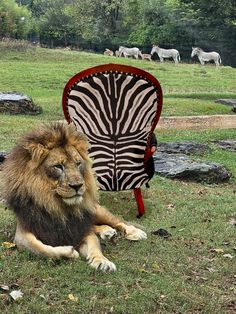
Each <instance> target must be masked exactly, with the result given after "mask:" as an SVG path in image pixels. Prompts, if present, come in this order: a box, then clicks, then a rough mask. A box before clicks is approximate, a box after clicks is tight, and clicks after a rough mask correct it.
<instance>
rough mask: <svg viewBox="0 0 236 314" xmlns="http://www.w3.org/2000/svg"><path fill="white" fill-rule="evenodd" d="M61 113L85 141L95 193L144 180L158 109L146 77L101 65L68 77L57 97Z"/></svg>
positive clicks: (154, 85) (154, 84) (155, 87)
mask: <svg viewBox="0 0 236 314" xmlns="http://www.w3.org/2000/svg"><path fill="white" fill-rule="evenodd" d="M62 102H63V111H64V115H65V118H66V120H67V121H68V123H71V122H72V123H74V124H75V126H76V128H77V129H78V130H79V131H82V132H83V133H85V134H86V135H87V137H88V139H89V142H90V145H91V147H90V157H91V158H92V159H93V164H94V165H93V167H94V170H95V173H96V174H97V180H98V185H99V188H100V189H101V190H110V191H120V190H126V189H135V188H139V187H140V186H141V185H142V184H143V183H146V182H147V181H148V180H149V176H148V173H147V171H146V167H145V165H146V161H147V160H148V158H150V156H151V153H150V140H151V136H152V133H153V131H154V129H155V126H156V124H157V122H158V120H159V117H160V114H161V109H162V90H161V86H160V84H159V82H158V81H157V79H156V78H155V77H153V76H152V75H151V74H150V73H148V72H146V71H143V70H141V69H138V68H135V67H131V66H126V65H120V64H105V65H100V66H96V67H93V68H89V69H87V70H84V71H82V72H80V73H78V74H76V75H75V76H73V77H72V78H71V79H70V80H69V81H68V83H67V84H66V86H65V89H64V93H63V100H62Z"/></svg>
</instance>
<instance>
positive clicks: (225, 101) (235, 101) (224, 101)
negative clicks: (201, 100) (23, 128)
mask: <svg viewBox="0 0 236 314" xmlns="http://www.w3.org/2000/svg"><path fill="white" fill-rule="evenodd" d="M215 102H216V103H219V104H223V105H229V106H234V105H236V99H217V100H215Z"/></svg>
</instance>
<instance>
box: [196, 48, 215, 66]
mask: <svg viewBox="0 0 236 314" xmlns="http://www.w3.org/2000/svg"><path fill="white" fill-rule="evenodd" d="M194 56H197V57H198V60H199V61H200V63H201V65H204V64H205V62H209V61H211V60H213V61H214V62H215V65H216V66H219V65H220V63H221V58H220V55H219V53H218V52H215V51H212V52H205V51H203V50H202V49H201V48H199V47H195V48H194V47H192V53H191V58H193V57H194Z"/></svg>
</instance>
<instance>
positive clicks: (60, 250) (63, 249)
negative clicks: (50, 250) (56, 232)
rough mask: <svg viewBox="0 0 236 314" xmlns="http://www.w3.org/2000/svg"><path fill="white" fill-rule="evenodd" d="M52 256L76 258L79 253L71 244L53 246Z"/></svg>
mask: <svg viewBox="0 0 236 314" xmlns="http://www.w3.org/2000/svg"><path fill="white" fill-rule="evenodd" d="M54 254H55V255H54V257H55V258H60V257H67V258H78V257H79V253H78V252H77V251H76V250H75V249H74V247H73V246H70V245H68V246H56V247H54Z"/></svg>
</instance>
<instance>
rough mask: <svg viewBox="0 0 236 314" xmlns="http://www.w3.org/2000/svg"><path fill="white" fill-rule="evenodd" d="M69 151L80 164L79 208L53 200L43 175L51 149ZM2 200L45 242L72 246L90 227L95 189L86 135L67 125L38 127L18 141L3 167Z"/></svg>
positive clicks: (77, 205) (80, 239) (25, 225)
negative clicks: (75, 153) (81, 191)
mask: <svg viewBox="0 0 236 314" xmlns="http://www.w3.org/2000/svg"><path fill="white" fill-rule="evenodd" d="M70 147H74V148H75V149H76V150H77V151H78V152H79V154H80V156H82V159H83V161H84V164H85V167H84V170H83V171H84V173H83V176H84V182H85V186H86V188H85V192H84V194H83V199H82V201H81V202H80V203H79V204H74V205H73V204H72V205H68V204H65V202H63V200H62V198H60V197H58V195H57V194H56V193H55V190H53V189H52V187H51V186H50V181H49V180H48V178H47V177H46V175H45V173H44V172H43V171H42V168H41V167H42V164H43V162H44V160H45V159H46V158H47V156H48V155H49V154H50V151H51V150H52V149H54V148H58V149H62V150H63V149H64V150H65V151H66V149H68V148H70ZM3 177H4V181H5V182H4V188H5V197H6V200H7V203H8V206H9V207H10V209H12V210H13V211H14V212H15V214H16V216H17V218H18V221H19V222H20V224H21V225H22V226H23V227H24V229H26V230H28V231H30V232H32V233H33V234H35V236H36V237H38V238H39V239H40V240H41V241H43V242H44V243H45V244H49V245H63V244H64V245H67V244H71V245H76V244H78V243H79V241H82V239H83V237H84V235H85V234H86V233H87V232H89V230H91V228H92V225H93V212H94V208H95V204H96V202H97V185H96V181H95V178H94V173H93V171H92V163H91V160H90V159H89V157H88V141H87V137H86V136H85V135H84V134H82V133H80V132H77V131H76V130H75V128H74V126H72V125H69V126H68V125H66V124H64V123H59V122H58V123H51V124H43V125H40V126H39V127H38V128H37V129H35V130H34V131H31V132H30V133H28V134H26V135H25V136H23V137H22V138H21V140H20V141H19V143H18V144H17V145H16V146H15V147H14V148H13V150H12V151H11V153H10V154H9V155H8V157H7V159H6V161H5V164H4V169H3Z"/></svg>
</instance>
